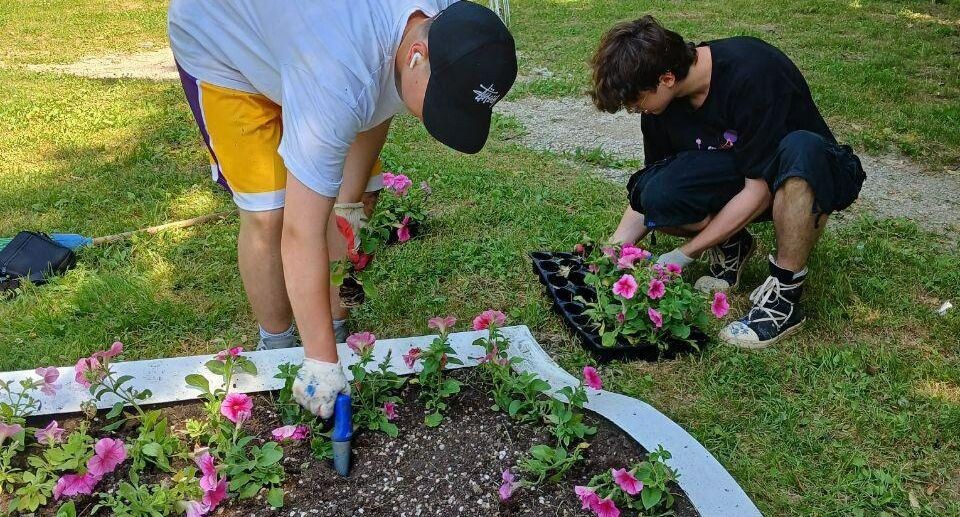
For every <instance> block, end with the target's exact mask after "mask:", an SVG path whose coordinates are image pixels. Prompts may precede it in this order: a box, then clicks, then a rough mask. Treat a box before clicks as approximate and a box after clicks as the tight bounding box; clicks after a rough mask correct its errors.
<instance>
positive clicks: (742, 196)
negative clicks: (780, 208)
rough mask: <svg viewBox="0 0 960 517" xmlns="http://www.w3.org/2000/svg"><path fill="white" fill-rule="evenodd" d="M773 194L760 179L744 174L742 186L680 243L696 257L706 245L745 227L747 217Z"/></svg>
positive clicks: (760, 209)
mask: <svg viewBox="0 0 960 517" xmlns="http://www.w3.org/2000/svg"><path fill="white" fill-rule="evenodd" d="M772 200H773V195H772V194H770V189H769V188H768V187H767V182H766V181H764V180H762V179H750V178H747V181H746V184H745V185H744V187H743V190H741V191H740V193H739V194H737V195H736V196H734V197H733V199H731V200H730V201H728V202H727V204H726V205H724V207H723V208H722V209H721V210H720V212H718V213H717V215H716V216H714V217H713V218H712V219H711V220H710V222H709V223H708V224H707V226H706V228H704V229H703V230H702V231H701V232H700V233H698V234H697V236H696V237H694V238H692V239H690V240H689V241H687V242H686V243H685V244H684V245H683V246H681V247H680V251H682V252H683V253H684V254H685V255H687V256H688V257H699V256H700V254H701V253H703V252H704V251H705V250H707V249H708V248H711V247H713V246H716V245H717V244H720V243H721V242H723V241H725V240H727V239H728V238H730V236H731V235H733V234H735V233H737V232H738V231H740V230H741V229H743V227H745V226H746V225H747V224H748V223H749V222H750V221H752V220H753V219H755V218H756V217H757V216H758V215H760V214H762V213H763V211H764V210H766V209H767V207H769V206H770V202H771V201H772Z"/></svg>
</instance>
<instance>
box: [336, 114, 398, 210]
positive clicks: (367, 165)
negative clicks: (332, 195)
mask: <svg viewBox="0 0 960 517" xmlns="http://www.w3.org/2000/svg"><path fill="white" fill-rule="evenodd" d="M392 120H393V119H392V118H388V119H387V120H386V121H385V122H383V123H382V124H380V125H379V126H377V127H374V128H372V129H368V130H367V131H364V132H362V133H357V139H356V140H354V141H353V144H352V145H351V146H350V150H349V151H348V152H347V158H346V160H345V161H344V163H343V183H342V184H341V185H340V195H338V196H337V201H338V202H340V203H356V202H358V201H360V198H361V196H363V191H364V189H365V188H366V187H367V181H369V180H370V170H371V169H372V168H373V164H374V163H376V162H377V157H378V156H380V150H381V149H383V144H384V142H386V141H387V132H388V131H389V130H390V122H391V121H392Z"/></svg>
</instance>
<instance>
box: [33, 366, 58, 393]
mask: <svg viewBox="0 0 960 517" xmlns="http://www.w3.org/2000/svg"><path fill="white" fill-rule="evenodd" d="M35 371H36V373H37V375H39V376H40V383H41V384H40V391H41V392H42V393H44V394H45V395H49V396H51V397H52V396H54V395H56V394H57V390H58V389H60V385H59V384H54V383H55V382H57V379H59V378H60V370H58V369H57V367H56V366H49V367H47V368H37V369H36V370H35Z"/></svg>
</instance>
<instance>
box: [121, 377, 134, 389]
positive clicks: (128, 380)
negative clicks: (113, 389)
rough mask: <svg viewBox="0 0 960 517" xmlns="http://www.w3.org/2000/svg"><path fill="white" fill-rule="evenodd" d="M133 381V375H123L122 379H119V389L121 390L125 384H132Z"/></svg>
mask: <svg viewBox="0 0 960 517" xmlns="http://www.w3.org/2000/svg"><path fill="white" fill-rule="evenodd" d="M132 380H133V375H121V376H120V378H119V379H117V387H118V388H119V387H120V386H123V385H124V384H125V383H127V382H130V381H132Z"/></svg>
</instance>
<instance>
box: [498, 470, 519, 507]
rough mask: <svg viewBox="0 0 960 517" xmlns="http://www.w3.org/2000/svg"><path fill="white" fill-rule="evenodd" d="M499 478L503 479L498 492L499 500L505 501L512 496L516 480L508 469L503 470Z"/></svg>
mask: <svg viewBox="0 0 960 517" xmlns="http://www.w3.org/2000/svg"><path fill="white" fill-rule="evenodd" d="M500 477H501V478H502V479H503V484H501V485H500V489H499V490H498V492H500V500H501V501H506V500H507V499H510V497H511V496H513V491H514V490H515V489H516V488H517V478H516V476H514V475H513V472H510V469H505V470H504V471H503V474H502V475H501V476H500Z"/></svg>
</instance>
